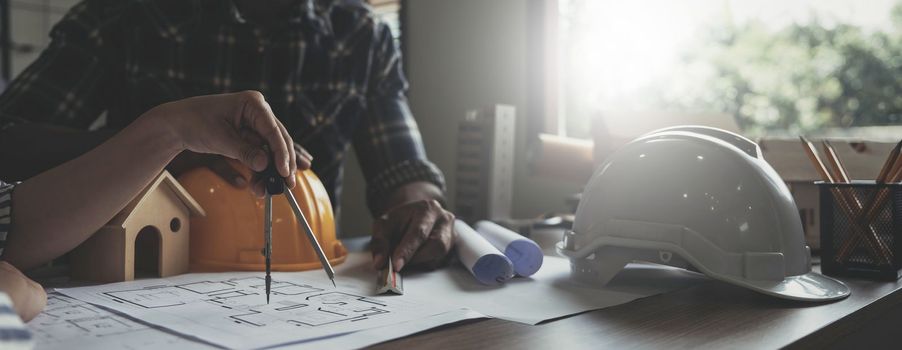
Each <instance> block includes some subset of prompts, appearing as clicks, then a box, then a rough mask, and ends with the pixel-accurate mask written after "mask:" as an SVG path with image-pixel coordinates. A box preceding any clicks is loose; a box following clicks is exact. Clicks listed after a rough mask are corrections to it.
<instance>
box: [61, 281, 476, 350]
mask: <svg viewBox="0 0 902 350" xmlns="http://www.w3.org/2000/svg"><path fill="white" fill-rule="evenodd" d="M273 277H274V278H273V279H274V280H273V285H272V299H271V302H270V303H269V304H267V303H266V298H265V295H264V280H263V278H262V276H261V274H259V273H229V274H188V275H182V276H176V277H172V278H167V279H152V280H140V281H134V282H124V283H115V284H107V285H102V286H93V287H81V288H71V289H61V290H60V292H61V293H64V294H66V295H68V296H71V297H74V298H77V299H80V300H83V301H86V302H89V303H93V304H97V305H101V306H104V307H107V308H110V309H113V310H116V311H119V312H122V313H125V314H127V315H130V316H132V317H135V318H137V319H140V320H143V321H146V322H149V323H152V324H155V325H158V326H161V327H165V328H167V329H169V330H171V331H174V332H178V333H181V334H184V335H188V336H192V337H196V338H198V339H201V340H204V341H207V342H210V343H213V344H216V345H219V346H223V347H228V348H263V347H272V346H276V345H282V344H289V343H298V342H306V341H311V340H316V339H321V338H327V337H334V336H336V335H341V334H346V333H351V332H356V331H360V330H365V329H371V328H376V327H382V326H387V325H391V324H396V323H404V322H409V321H414V320H419V319H424V318H428V317H430V316H434V315H439V314H444V313H447V312H449V311H456V310H459V309H460V308H458V307H449V306H443V305H442V304H439V303H435V302H428V303H427V302H422V301H418V300H417V299H415V298H408V297H405V298H398V297H392V296H367V295H368V294H369V293H368V292H367V291H360V290H354V289H353V288H344V287H342V286H341V285H339V288H333V287H332V286H331V285H329V286H325V285H314V284H311V283H307V282H305V281H304V280H303V279H301V278H299V277H297V274H292V273H281V274H280V273H277V274H274V276H273ZM453 321H456V320H452V321H451V322H453Z"/></svg>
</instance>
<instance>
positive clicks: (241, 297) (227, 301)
mask: <svg viewBox="0 0 902 350" xmlns="http://www.w3.org/2000/svg"><path fill="white" fill-rule="evenodd" d="M263 286H264V280H263V279H262V278H260V277H245V278H233V279H228V280H223V281H199V282H192V283H186V284H176V285H156V286H149V287H144V288H139V289H129V290H121V291H109V292H104V293H103V295H105V296H107V297H109V298H111V299H112V300H113V301H116V302H119V303H127V304H131V305H133V306H137V307H141V308H145V309H165V308H170V307H175V306H186V307H204V306H203V305H208V306H209V305H214V306H217V307H218V308H216V310H220V311H219V312H221V316H222V317H223V319H224V320H228V321H229V322H231V323H235V324H241V325H245V326H249V327H265V326H267V325H270V324H273V323H286V324H290V325H294V326H298V327H311V328H315V327H320V326H324V325H331V324H335V323H339V322H356V321H360V320H364V319H367V318H369V317H373V316H376V315H382V314H388V313H390V312H391V311H390V310H389V308H388V307H387V305H386V304H385V303H384V302H380V301H378V300H376V299H373V298H369V297H365V296H359V295H354V294H349V293H345V292H337V291H328V292H327V291H325V290H324V289H322V288H316V287H313V286H310V285H306V284H299V283H292V282H285V281H274V283H273V288H272V291H273V295H277V296H283V297H286V298H291V300H280V301H276V302H274V303H273V304H269V305H267V304H265V303H264V302H263V300H264V299H263V298H262V297H261V295H262V294H261V291H262V288H263Z"/></svg>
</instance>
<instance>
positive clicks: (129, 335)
mask: <svg viewBox="0 0 902 350" xmlns="http://www.w3.org/2000/svg"><path fill="white" fill-rule="evenodd" d="M28 329H29V330H30V331H31V333H32V334H33V335H34V337H35V339H36V340H37V345H36V348H37V349H132V350H151V349H167V348H168V349H186V350H193V349H216V347H213V346H211V345H207V344H204V343H200V342H194V341H191V340H188V339H186V338H184V337H183V336H180V335H175V334H171V333H168V332H165V331H163V330H161V329H159V328H156V327H153V326H148V325H146V324H143V323H140V322H136V321H134V320H132V319H130V318H128V317H125V316H121V315H118V314H116V313H113V312H110V311H109V310H105V309H102V308H100V307H97V306H94V305H91V304H88V303H85V302H82V301H79V300H75V299H72V298H70V297H67V296H65V295H62V294H59V293H49V294H48V296H47V308H45V309H44V311H43V312H42V313H41V314H40V315H38V316H37V317H35V318H34V319H33V320H31V322H29V323H28Z"/></svg>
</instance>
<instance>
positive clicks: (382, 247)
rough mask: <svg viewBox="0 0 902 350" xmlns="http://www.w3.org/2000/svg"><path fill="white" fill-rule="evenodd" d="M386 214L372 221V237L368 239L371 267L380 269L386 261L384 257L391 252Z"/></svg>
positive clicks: (389, 228)
mask: <svg viewBox="0 0 902 350" xmlns="http://www.w3.org/2000/svg"><path fill="white" fill-rule="evenodd" d="M390 226H391V225H390V223H389V220H388V217H387V216H382V217H380V218H378V219H376V220H375V221H373V238H372V240H371V241H370V250H371V251H372V252H373V269H375V270H381V269H382V268H383V267H384V266H385V263H386V261H387V260H386V258H387V257H388V256H389V254H390V253H391V239H390V238H389V236H387V232H390V230H391V227H390Z"/></svg>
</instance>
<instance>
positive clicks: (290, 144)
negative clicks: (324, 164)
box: [277, 121, 298, 189]
mask: <svg viewBox="0 0 902 350" xmlns="http://www.w3.org/2000/svg"><path fill="white" fill-rule="evenodd" d="M277 122H278V121H277ZM278 124H279V131H280V132H281V133H282V140H284V141H285V148H287V149H288V176H286V177H285V184H286V185H288V188H289V189H291V188H294V185H295V181H296V180H295V177H294V174H295V173H297V169H298V165H297V163H298V162H297V154H296V153H295V149H294V141H293V140H292V139H291V135H289V134H288V130H287V129H285V125H283V124H282V122H279V123H278Z"/></svg>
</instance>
